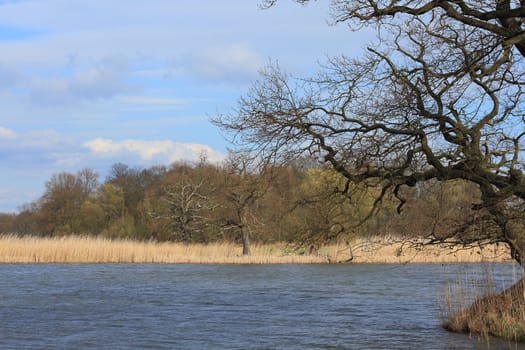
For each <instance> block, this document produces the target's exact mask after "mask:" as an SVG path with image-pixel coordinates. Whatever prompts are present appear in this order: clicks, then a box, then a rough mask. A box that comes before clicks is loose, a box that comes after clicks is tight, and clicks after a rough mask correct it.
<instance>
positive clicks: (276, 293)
mask: <svg viewBox="0 0 525 350" xmlns="http://www.w3.org/2000/svg"><path fill="white" fill-rule="evenodd" d="M487 270H491V271H492V270H495V275H496V276H498V283H499V284H503V283H505V284H510V283H511V281H512V280H513V279H515V278H516V277H515V275H516V272H515V270H516V269H515V268H514V267H513V266H512V265H510V264H495V265H492V264H491V265H482V264H468V265H465V264H463V265H462V264H456V265H454V264H453V265H441V264H435V265H416V264H414V265H0V349H487V348H490V349H523V347H521V346H517V345H516V344H508V343H506V342H499V341H497V340H491V341H490V343H489V344H487V343H484V342H482V341H480V340H479V339H478V337H477V336H472V337H470V336H468V335H459V334H453V333H449V332H446V331H444V330H443V329H442V328H441V327H440V325H439V322H440V319H439V318H440V304H441V303H442V300H443V295H444V293H445V289H446V285H447V282H454V281H456V280H457V279H458V278H459V279H460V280H461V279H463V280H465V279H474V280H476V279H480V280H481V279H484V278H485V277H484V276H486V271H487ZM507 286H508V285H507Z"/></svg>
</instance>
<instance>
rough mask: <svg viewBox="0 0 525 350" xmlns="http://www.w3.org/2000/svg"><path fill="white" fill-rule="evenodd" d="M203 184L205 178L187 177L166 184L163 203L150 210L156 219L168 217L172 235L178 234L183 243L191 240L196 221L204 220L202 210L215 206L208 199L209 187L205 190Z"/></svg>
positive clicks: (162, 198)
mask: <svg viewBox="0 0 525 350" xmlns="http://www.w3.org/2000/svg"><path fill="white" fill-rule="evenodd" d="M204 184H205V179H201V180H198V181H194V180H192V179H191V178H187V179H182V180H180V181H178V182H175V183H173V184H170V185H168V186H166V187H165V188H164V194H163V195H162V197H161V201H162V202H164V205H161V206H160V207H158V208H156V210H154V211H152V212H150V215H151V216H152V217H154V218H156V219H168V220H169V221H170V226H171V227H172V228H173V230H174V233H173V235H172V237H173V238H174V237H177V235H179V234H180V235H181V238H182V241H183V242H184V243H185V244H189V243H190V242H191V238H192V232H193V231H194V230H196V226H197V223H198V222H202V221H204V220H206V219H205V216H203V212H205V211H207V210H212V209H213V208H214V207H216V205H215V204H214V203H213V202H211V201H210V197H209V192H210V189H207V190H206V191H205V190H204Z"/></svg>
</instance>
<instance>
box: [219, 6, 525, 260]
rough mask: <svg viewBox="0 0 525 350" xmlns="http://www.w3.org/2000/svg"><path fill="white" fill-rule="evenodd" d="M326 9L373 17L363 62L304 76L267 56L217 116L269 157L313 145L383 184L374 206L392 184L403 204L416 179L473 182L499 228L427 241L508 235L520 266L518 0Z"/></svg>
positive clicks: (341, 17)
mask: <svg viewBox="0 0 525 350" xmlns="http://www.w3.org/2000/svg"><path fill="white" fill-rule="evenodd" d="M299 2H307V1H299ZM274 3H275V1H268V2H266V4H267V5H272V4H274ZM332 9H333V16H334V18H335V20H336V22H345V23H348V24H349V25H350V26H352V27H353V28H355V27H356V26H358V25H363V24H368V23H375V24H377V25H378V26H379V27H380V28H381V29H382V30H381V34H380V37H379V38H378V40H379V42H378V43H377V45H375V46H374V47H370V48H368V50H367V51H366V53H365V54H364V55H363V57H362V58H360V59H352V58H348V57H346V56H341V57H335V58H332V59H331V60H330V61H329V62H328V63H327V64H326V65H325V66H324V67H323V69H322V71H321V72H320V74H319V75H318V76H316V77H313V78H309V79H296V78H293V77H291V76H289V75H288V74H286V73H284V72H282V71H281V69H280V68H279V67H278V66H277V65H270V66H269V67H267V68H266V69H265V70H264V71H263V72H262V74H261V75H262V76H261V79H260V80H259V81H257V82H255V83H254V84H253V86H252V88H251V90H250V91H249V92H248V93H247V95H246V96H244V97H242V98H241V99H240V101H239V106H238V109H237V110H236V111H235V112H234V113H232V114H229V115H221V116H218V117H217V118H216V119H215V122H216V123H217V124H218V125H219V126H221V127H222V128H223V129H224V130H226V131H229V132H230V133H231V135H232V141H233V142H235V144H236V145H237V146H238V147H239V148H241V149H243V150H245V151H249V152H255V153H256V154H258V156H259V157H261V158H263V159H266V160H267V161H269V162H279V161H288V160H289V159H294V158H297V157H300V156H303V155H304V154H312V155H315V156H317V157H319V158H321V159H324V160H325V161H326V162H328V163H329V164H331V165H332V166H333V168H334V169H335V170H336V171H338V172H339V173H340V174H342V175H343V176H344V177H345V178H346V180H347V181H348V184H365V185H366V184H373V185H374V186H380V188H381V191H380V192H379V194H378V196H377V198H376V200H375V203H376V205H375V207H376V208H377V207H378V206H379V205H380V203H381V201H382V200H383V199H384V198H385V196H387V195H388V194H390V193H391V194H394V195H395V196H396V197H397V198H398V200H399V203H400V204H399V207H398V210H399V211H401V209H402V208H403V204H404V203H405V202H406V199H405V198H404V196H403V191H404V188H406V187H413V186H415V185H416V184H417V183H418V182H426V181H429V180H439V181H448V180H457V179H462V180H465V181H468V182H470V183H473V184H475V185H476V188H477V190H478V191H479V194H480V195H479V201H478V202H476V203H473V208H474V209H476V210H478V211H479V213H483V215H482V216H483V220H484V221H487V222H488V221H490V224H491V225H490V226H491V227H497V228H498V229H497V230H494V229H490V230H483V231H479V232H477V233H476V235H472V234H469V235H464V234H462V233H461V232H459V231H458V232H450V233H449V234H447V235H444V236H442V237H430V238H431V239H432V241H433V242H435V241H444V240H450V239H452V238H453V239H456V240H457V241H459V242H463V243H471V242H481V241H490V242H505V243H508V244H509V245H510V247H511V248H512V251H513V255H514V257H515V258H516V260H517V261H519V262H520V263H521V257H523V256H525V255H524V253H525V222H524V221H523V218H524V215H523V210H522V208H523V203H524V201H525V177H524V175H523V171H524V170H525V169H524V157H523V156H524V152H523V151H524V148H523V147H524V144H523V138H524V136H525V114H524V110H523V102H522V101H523V96H522V94H523V92H522V85H523V83H524V78H525V77H524V62H523V60H524V58H523V49H522V47H521V45H522V43H523V38H525V34H524V33H523V29H522V24H521V19H522V17H523V16H524V14H525V9H524V6H523V5H522V4H521V2H520V3H518V2H512V1H496V0H494V1H437V0H436V1H409V0H406V1H359V2H358V1H342V0H340V1H334V2H333V4H332ZM515 48H517V50H515ZM350 187H351V186H347V188H350Z"/></svg>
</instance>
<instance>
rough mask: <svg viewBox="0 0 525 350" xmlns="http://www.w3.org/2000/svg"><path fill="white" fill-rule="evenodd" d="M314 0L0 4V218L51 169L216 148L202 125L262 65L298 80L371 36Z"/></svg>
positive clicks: (100, 167) (160, 158) (222, 146)
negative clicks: (333, 22) (333, 18)
mask: <svg viewBox="0 0 525 350" xmlns="http://www.w3.org/2000/svg"><path fill="white" fill-rule="evenodd" d="M327 3H328V1H318V2H312V3H311V4H310V5H308V6H299V5H296V4H295V3H293V1H290V0H282V1H281V2H280V3H279V4H278V6H276V7H274V8H272V9H270V10H260V9H259V8H258V4H259V1H258V0H221V1H217V0H199V1H195V0H150V1H139V0H104V1H93V0H89V1H88V0H27V1H24V0H21V1H0V52H1V53H2V54H1V55H0V106H2V108H1V109H0V162H1V169H2V172H1V173H0V184H1V186H0V212H14V211H16V210H17V208H18V207H19V206H21V205H23V204H26V203H29V202H31V201H33V200H35V199H37V198H38V197H39V196H40V195H42V193H43V191H44V184H45V182H46V181H47V180H48V179H49V178H50V177H51V175H52V174H54V173H58V172H61V171H69V172H76V171H78V170H80V169H82V168H91V169H94V170H96V171H97V172H99V174H100V175H101V180H104V176H105V174H106V173H107V171H108V170H109V168H110V166H111V165H112V164H114V163H117V162H123V163H125V164H128V165H130V166H140V167H149V166H152V165H159V164H163V165H169V164H170V163H172V162H174V161H177V160H189V161H192V160H196V159H198V157H199V155H200V154H202V153H203V152H205V153H206V154H207V155H208V158H209V159H210V160H212V161H219V160H220V159H221V158H222V157H223V156H224V154H225V152H226V149H227V147H228V144H227V141H226V140H225V139H224V137H223V136H222V135H221V132H220V130H218V129H217V128H216V127H215V126H213V125H212V124H211V123H210V122H209V118H210V117H212V116H214V115H216V114H217V113H228V112H230V111H231V110H232V108H234V107H235V105H236V101H237V99H238V98H239V97H240V96H242V95H243V94H244V93H245V92H246V91H247V89H248V87H249V86H250V82H251V81H253V80H254V79H257V72H258V70H259V69H261V68H262V67H263V66H264V65H265V64H267V63H268V62H269V61H270V60H272V61H278V62H279V65H280V66H281V67H283V68H284V69H285V70H286V71H288V72H290V73H292V74H294V75H297V76H303V75H308V74H310V73H313V72H315V71H316V70H317V67H318V64H319V62H323V61H324V60H325V59H326V57H327V56H334V55H338V54H341V53H345V54H356V55H359V54H360V52H362V48H363V47H364V45H365V44H366V42H367V41H369V40H370V39H371V35H368V36H367V35H366V32H365V34H364V33H363V32H360V33H352V32H351V31H349V30H348V29H347V28H346V27H345V26H344V25H339V26H330V25H328V24H327V22H328V21H329V9H328V4H327Z"/></svg>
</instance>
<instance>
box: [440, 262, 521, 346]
mask: <svg viewBox="0 0 525 350" xmlns="http://www.w3.org/2000/svg"><path fill="white" fill-rule="evenodd" d="M513 280H516V281H518V282H513V281H512V280H511V281H504V282H508V283H509V285H510V286H503V287H504V288H505V287H506V289H504V290H503V291H501V292H498V291H497V288H496V283H495V276H494V274H493V271H492V272H491V271H490V270H488V269H487V270H486V271H485V276H484V279H482V280H481V281H475V280H469V279H468V278H465V279H463V280H462V279H458V280H457V281H455V282H452V283H450V284H449V285H448V288H447V290H446V291H445V297H444V301H443V305H442V315H441V317H442V325H443V327H444V328H445V329H447V330H449V331H453V332H457V333H470V334H478V335H479V336H480V337H482V338H485V340H486V341H490V337H491V336H494V337H498V338H502V339H504V340H508V341H510V342H525V289H524V283H525V282H524V280H523V279H522V278H521V273H519V272H518V271H515V277H514V278H513ZM513 283H515V284H513Z"/></svg>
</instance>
